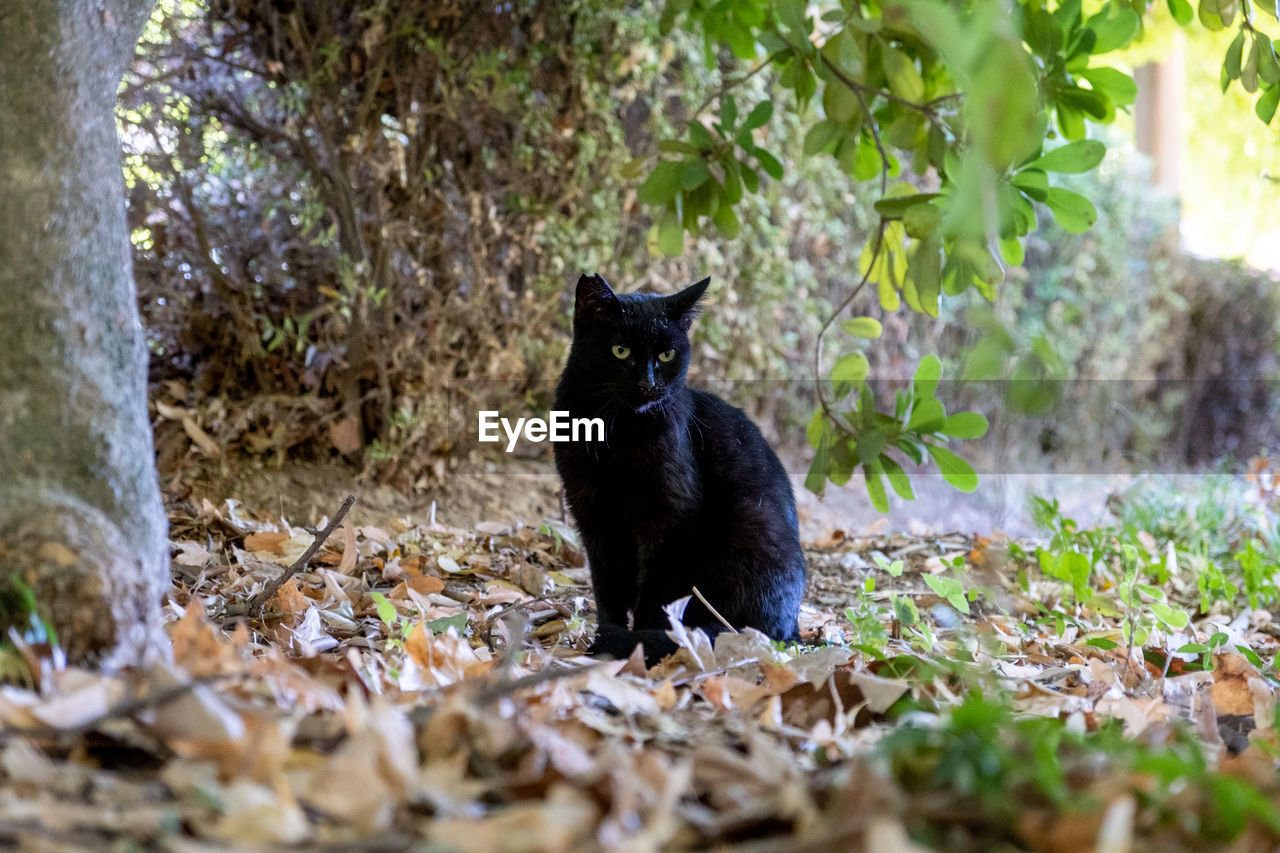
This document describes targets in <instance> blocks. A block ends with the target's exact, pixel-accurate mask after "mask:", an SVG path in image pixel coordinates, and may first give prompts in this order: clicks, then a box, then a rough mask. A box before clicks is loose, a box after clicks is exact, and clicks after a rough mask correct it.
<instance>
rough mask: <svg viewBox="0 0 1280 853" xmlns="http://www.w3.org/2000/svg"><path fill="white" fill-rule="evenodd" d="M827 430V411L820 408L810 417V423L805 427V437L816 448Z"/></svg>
mask: <svg viewBox="0 0 1280 853" xmlns="http://www.w3.org/2000/svg"><path fill="white" fill-rule="evenodd" d="M826 431H827V413H826V412H824V411H822V409H821V408H819V409H818V410H817V411H815V412H814V413H813V417H812V418H810V419H809V425H808V426H807V427H805V429H804V437H805V439H806V440H807V441H808V442H809V446H810V447H812V448H813V449H814V450H817V449H818V446H819V445H820V444H821V443H822V435H823V433H825V432H826Z"/></svg>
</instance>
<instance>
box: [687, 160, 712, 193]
mask: <svg viewBox="0 0 1280 853" xmlns="http://www.w3.org/2000/svg"><path fill="white" fill-rule="evenodd" d="M710 178H711V170H710V169H708V168H707V164H706V163H704V162H703V161H702V160H685V161H684V163H683V164H681V166H680V188H681V189H684V190H692V189H697V188H698V187H700V186H702V185H703V184H704V183H706V182H707V181H708V180H710Z"/></svg>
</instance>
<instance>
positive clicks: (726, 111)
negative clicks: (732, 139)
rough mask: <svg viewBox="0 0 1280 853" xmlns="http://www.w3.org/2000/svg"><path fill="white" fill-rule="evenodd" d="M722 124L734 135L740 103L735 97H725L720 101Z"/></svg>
mask: <svg viewBox="0 0 1280 853" xmlns="http://www.w3.org/2000/svg"><path fill="white" fill-rule="evenodd" d="M720 123H721V124H722V125H724V128H725V130H726V131H727V132H728V133H729V134H732V133H733V130H734V125H736V124H737V123H738V102H737V101H736V100H734V98H733V95H725V96H724V98H723V99H722V100H721V101H720Z"/></svg>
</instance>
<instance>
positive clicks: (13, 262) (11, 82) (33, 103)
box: [0, 0, 168, 665]
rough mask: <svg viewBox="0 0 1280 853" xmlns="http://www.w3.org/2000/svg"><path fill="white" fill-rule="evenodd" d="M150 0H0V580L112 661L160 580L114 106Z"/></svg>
mask: <svg viewBox="0 0 1280 853" xmlns="http://www.w3.org/2000/svg"><path fill="white" fill-rule="evenodd" d="M152 2H153V0H21V2H7V0H6V2H3V3H0V341H3V343H0V584H3V585H4V586H6V587H9V588H10V589H12V588H13V586H14V585H13V584H12V580H13V579H14V578H19V579H21V580H22V581H23V582H24V583H26V584H27V585H28V586H29V587H30V588H31V589H32V590H33V591H34V593H35V597H36V601H37V603H38V607H39V612H40V614H41V615H42V616H44V617H45V619H46V620H47V621H48V622H50V623H51V624H52V625H53V626H54V627H55V628H56V629H57V631H58V634H59V640H60V641H61V643H62V646H63V648H64V649H66V650H67V653H68V655H69V656H70V657H72V658H73V659H81V660H83V659H96V658H99V657H101V658H102V659H103V660H104V662H105V663H107V664H108V665H115V664H122V663H130V662H134V661H137V660H140V659H142V658H144V657H146V656H148V655H149V654H151V653H154V652H156V651H157V650H159V649H160V648H162V644H161V641H162V637H163V635H162V632H161V630H160V598H161V595H162V594H163V591H164V589H165V587H166V586H167V584H168V546H167V524H166V521H165V515H164V508H163V505H162V503H161V500H160V492H159V488H158V486H157V479H156V471H155V461H154V453H153V450H152V439H151V425H150V422H149V420H148V417H147V399H146V347H145V342H144V339H143V335H142V326H141V322H140V321H139V317H138V307H137V297H136V292H135V289H134V284H133V269H132V263H131V260H130V254H129V242H128V238H129V235H128V232H127V226H126V224H125V216H124V187H123V183H122V180H121V173H120V143H119V140H118V139H117V137H116V129H115V120H114V112H113V108H114V104H115V98H116V89H117V87H118V85H119V82H120V77H121V75H122V73H123V71H124V68H125V65H126V63H128V61H129V59H130V57H132V55H133V51H134V48H135V47H136V45H137V39H138V35H139V33H140V32H141V29H142V25H143V23H144V22H145V20H146V17H147V14H148V12H149V11H150V8H151V5H152ZM6 616H7V617H8V618H9V619H11V620H12V619H13V618H14V614H13V613H9V614H3V613H0V619H4V618H5V617H6Z"/></svg>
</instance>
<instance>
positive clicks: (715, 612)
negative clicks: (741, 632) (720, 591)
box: [693, 586, 738, 634]
mask: <svg viewBox="0 0 1280 853" xmlns="http://www.w3.org/2000/svg"><path fill="white" fill-rule="evenodd" d="M693 594H694V596H695V597H697V599H698V600H699V601H701V602H702V604H703V606H704V607H706V608H707V609H708V610H710V611H711V615H712V616H714V617H716V619H718V620H719V621H720V624H721V625H723V626H725V627H726V628H728V629H729V630H730V631H732V632H733V633H735V634H736V633H738V629H737V628H735V627H733V626H732V625H730V624H729V620H728V619H726V618H724V617H723V616H721V615H720V611H719V610H716V609H715V608H714V607H712V606H711V602H710V601H707V600H706V599H705V598H703V597H702V592H701V591H700V590H699V589H698V588H697V587H696V586H695V587H694V588H693Z"/></svg>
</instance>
